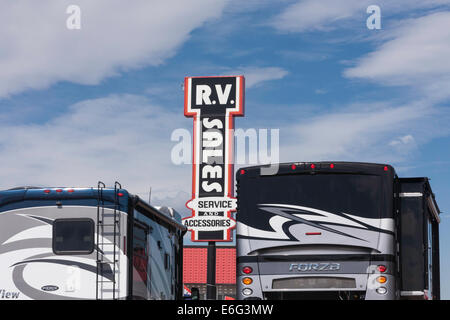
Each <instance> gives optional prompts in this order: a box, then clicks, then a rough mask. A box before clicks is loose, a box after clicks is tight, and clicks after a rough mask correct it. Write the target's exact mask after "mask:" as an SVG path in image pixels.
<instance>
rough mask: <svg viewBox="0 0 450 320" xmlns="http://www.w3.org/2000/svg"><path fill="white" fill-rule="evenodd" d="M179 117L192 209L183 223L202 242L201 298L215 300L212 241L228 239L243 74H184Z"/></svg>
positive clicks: (232, 224)
mask: <svg viewBox="0 0 450 320" xmlns="http://www.w3.org/2000/svg"><path fill="white" fill-rule="evenodd" d="M184 115H185V116H187V117H193V118H194V138H193V153H192V158H193V163H192V198H191V200H189V201H188V202H187V203H186V206H187V207H188V208H189V209H190V210H191V211H192V215H191V216H190V217H187V218H184V219H183V223H184V225H185V226H186V227H187V228H188V230H189V231H190V232H191V240H192V241H194V242H202V241H203V242H208V277H207V282H208V283H207V298H208V299H215V298H216V297H215V268H216V263H215V243H216V242H217V241H222V242H227V241H232V239H231V234H232V229H234V228H235V227H236V221H235V220H234V219H233V217H232V212H234V211H236V199H235V198H234V197H233V195H234V181H233V177H234V165H233V163H234V152H233V151H234V146H233V140H234V134H233V129H234V117H235V116H243V115H244V77H243V76H226V77H224V76H221V77H186V78H185V80H184Z"/></svg>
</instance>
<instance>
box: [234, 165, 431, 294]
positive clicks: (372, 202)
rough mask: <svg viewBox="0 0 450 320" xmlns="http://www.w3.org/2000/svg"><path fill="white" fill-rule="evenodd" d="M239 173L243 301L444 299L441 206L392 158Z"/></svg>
mask: <svg viewBox="0 0 450 320" xmlns="http://www.w3.org/2000/svg"><path fill="white" fill-rule="evenodd" d="M263 172H264V171H261V167H249V168H242V169H241V170H238V172H237V177H236V180H237V204H238V212H237V215H236V218H237V275H238V277H237V295H238V298H239V299H299V300H300V299H341V300H393V299H439V298H440V279H439V222H440V218H439V208H438V206H437V204H436V201H435V198H434V194H433V192H432V190H431V187H430V184H429V182H428V179H427V178H399V177H398V176H397V175H396V173H395V170H394V168H393V167H392V166H390V165H386V164H373V163H355V162H315V163H310V162H309V163H305V162H296V163H286V164H280V165H279V171H278V173H277V174H275V175H265V174H264V173H263Z"/></svg>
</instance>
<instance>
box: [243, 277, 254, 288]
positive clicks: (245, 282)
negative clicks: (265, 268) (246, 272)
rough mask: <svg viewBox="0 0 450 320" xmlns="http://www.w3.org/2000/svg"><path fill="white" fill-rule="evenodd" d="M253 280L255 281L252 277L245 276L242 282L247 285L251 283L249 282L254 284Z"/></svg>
mask: <svg viewBox="0 0 450 320" xmlns="http://www.w3.org/2000/svg"><path fill="white" fill-rule="evenodd" d="M252 282H253V280H252V278H248V277H247V278H244V279H242V283H243V284H245V285H247V286H248V285H249V284H252Z"/></svg>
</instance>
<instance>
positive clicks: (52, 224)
mask: <svg viewBox="0 0 450 320" xmlns="http://www.w3.org/2000/svg"><path fill="white" fill-rule="evenodd" d="M185 232H186V228H185V227H184V226H183V225H182V224H181V217H180V215H179V214H178V213H177V212H176V211H174V210H173V209H171V208H167V207H153V206H150V205H149V204H148V203H147V202H144V201H143V200H141V199H140V198H139V197H138V196H135V195H132V194H130V193H128V192H127V191H126V190H124V189H122V187H121V186H120V184H119V183H116V184H115V186H114V188H106V187H105V185H104V184H103V183H101V182H99V184H98V187H97V188H34V187H23V188H22V187H21V188H14V189H10V190H5V191H0V299H155V300H160V299H181V298H182V294H183V284H182V248H183V235H184V233H185Z"/></svg>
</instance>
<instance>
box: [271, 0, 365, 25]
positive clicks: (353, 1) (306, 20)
mask: <svg viewBox="0 0 450 320" xmlns="http://www.w3.org/2000/svg"><path fill="white" fill-rule="evenodd" d="M362 8H364V1H361V0H346V1H334V0H322V1H316V0H304V1H298V2H296V3H295V4H292V5H290V6H289V7H288V8H286V9H285V10H283V12H281V13H280V14H279V15H278V16H276V17H275V18H274V20H273V21H272V25H273V26H274V27H275V28H276V29H278V30H280V31H290V32H304V31H311V30H326V29H327V28H330V25H331V24H333V23H335V22H336V21H339V20H342V19H346V18H349V17H351V16H352V15H353V14H354V13H355V12H356V11H357V10H358V9H359V10H362Z"/></svg>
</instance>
